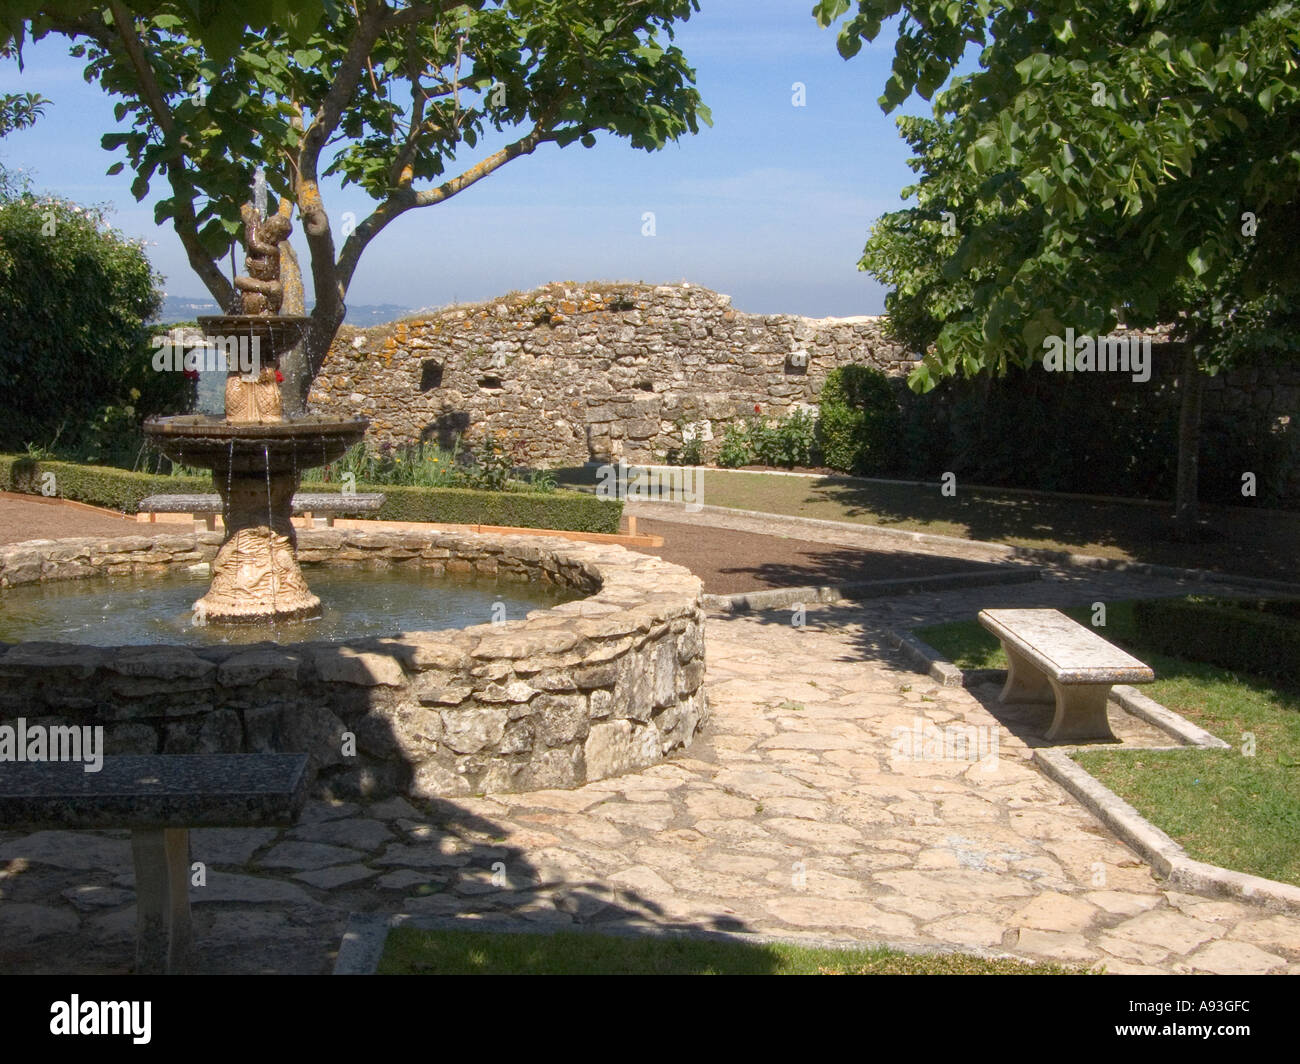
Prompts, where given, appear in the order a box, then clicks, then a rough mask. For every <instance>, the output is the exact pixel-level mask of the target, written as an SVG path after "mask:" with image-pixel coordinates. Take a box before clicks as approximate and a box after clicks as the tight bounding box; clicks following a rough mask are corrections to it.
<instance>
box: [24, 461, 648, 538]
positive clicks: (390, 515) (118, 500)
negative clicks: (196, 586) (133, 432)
mask: <svg viewBox="0 0 1300 1064" xmlns="http://www.w3.org/2000/svg"><path fill="white" fill-rule="evenodd" d="M47 473H52V474H53V475H54V481H53V494H54V495H56V496H58V497H59V498H63V499H75V500H76V501H78V502H87V503H91V504H93V505H95V506H105V507H108V508H110V509H113V510H120V511H122V512H123V513H136V512H137V511H138V510H139V508H140V500H141V499H144V498H146V497H148V496H150V495H174V494H180V493H191V492H211V491H213V490H214V489H213V486H212V479H211V478H210V477H206V476H195V477H170V476H166V477H165V476H159V475H157V474H151V473H133V472H130V471H129V470H126V469H113V468H111V467H108V466H88V465H78V464H77V463H75V462H57V461H43V460H38V459H34V458H28V457H26V456H22V455H0V490H4V491H15V492H24V493H26V494H29V495H41V494H44V493H43V492H42V490H41V489H42V487H43V485H44V484H46V483H49V482H48V481H47V480H46V477H45V475H46V474H47ZM302 487H303V490H309V491H338V490H339V485H337V484H313V483H310V482H304V483H303V485H302ZM357 490H358V491H366V492H370V491H375V492H382V493H383V495H384V496H385V499H384V505H383V507H382V508H381V509H380V510H379V511H378V512H377V513H376V514H374V516H375V517H376V518H377V519H379V520H381V521H431V522H436V523H438V524H454V525H508V526H512V527H515V528H554V529H558V530H561V531H566V532H606V533H616V532H618V525H619V519H620V518H621V517H622V514H623V504H622V502H620V501H618V500H615V499H601V498H597V497H596V496H594V495H587V494H583V493H581V492H576V491H555V492H534V491H482V490H479V489H475V488H424V487H413V486H406V485H403V486H398V487H394V486H393V485H388V484H361V483H358V484H357Z"/></svg>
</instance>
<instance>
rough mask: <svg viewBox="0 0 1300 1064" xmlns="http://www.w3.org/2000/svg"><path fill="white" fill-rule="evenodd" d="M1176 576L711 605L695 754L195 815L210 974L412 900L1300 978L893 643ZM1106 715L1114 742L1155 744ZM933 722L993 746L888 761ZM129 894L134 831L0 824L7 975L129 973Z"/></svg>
mask: <svg viewBox="0 0 1300 1064" xmlns="http://www.w3.org/2000/svg"><path fill="white" fill-rule="evenodd" d="M1179 590H1186V589H1185V588H1180V587H1179V585H1177V584H1175V583H1174V582H1172V581H1168V580H1156V579H1150V578H1139V577H1132V576H1126V575H1124V574H1080V573H1079V572H1078V571H1069V572H1065V571H1054V572H1051V573H1049V579H1047V580H1044V581H1042V582H1039V583H1035V584H1028V585H1014V586H1006V587H995V588H985V589H968V590H964V591H958V592H950V593H947V594H933V595H930V594H927V595H911V596H903V597H899V598H896V599H892V600H889V601H878V602H873V603H866V604H848V603H842V604H837V605H830V606H823V607H816V608H809V609H808V611H807V617H806V622H807V623H806V624H805V625H804V626H802V627H796V626H794V625H792V624H791V623H790V622H791V616H792V615H791V612H790V611H788V610H782V611H772V612H768V613H761V614H753V615H742V616H727V617H723V616H715V617H711V618H710V620H709V624H708V633H707V654H708V685H709V694H710V698H711V700H712V706H713V717H712V720H711V722H710V724H709V725H708V727H707V728H706V730H705V732H704V733H703V734H702V735H701V737H700V738H699V739H698V740H697V741H696V743H695V744H694V745H693V746H692V747H691V749H690V751H689V753H688V756H685V757H678V758H675V759H673V760H672V761H669V762H666V763H664V764H661V765H658V766H655V767H654V768H651V769H648V770H646V771H644V772H639V773H636V774H632V775H629V776H625V777H621V778H618V779H611V780H604V781H601V782H599V783H595V784H591V785H589V786H586V787H583V788H581V789H578V790H574V791H547V792H539V793H533V794H526V795H501V796H494V797H490V798H478V799H455V800H445V801H441V800H440V801H435V802H429V803H417V804H418V805H419V806H420V807H419V808H417V804H412V803H408V802H407V801H405V800H403V799H392V800H388V801H384V802H376V803H369V804H354V803H347V802H343V803H330V802H324V801H317V802H313V803H311V804H310V805H309V806H308V808H307V810H306V812H305V814H304V817H303V819H302V822H301V823H300V824H299V825H298V826H297V827H296V828H294V829H292V830H288V831H283V832H281V831H277V830H274V829H265V830H252V831H234V830H231V831H215V830H207V831H197V832H195V833H194V835H193V858H194V859H195V860H198V861H203V862H205V864H206V865H207V868H208V873H207V884H206V886H203V887H199V888H195V889H194V890H193V891H192V896H193V899H194V903H195V913H196V917H195V919H196V932H197V935H198V940H199V943H200V955H199V960H200V967H201V968H202V970H204V971H211V972H272V971H277V972H303V973H307V972H327V971H328V970H329V969H330V967H331V965H332V961H333V955H334V951H335V950H336V949H337V945H338V941H339V937H340V935H341V933H342V930H343V927H344V924H345V922H346V917H347V914H348V913H349V912H350V911H379V912H398V911H406V912H421V913H431V914H439V915H456V914H465V915H471V914H498V915H499V914H516V915H517V916H518V917H519V918H521V919H522V920H525V921H530V922H533V923H535V924H538V925H542V924H545V925H552V926H554V925H571V924H574V923H583V924H588V925H599V924H600V923H602V922H614V921H618V922H622V923H636V922H646V923H651V924H657V925H671V926H692V927H700V928H710V929H731V930H736V931H758V932H765V933H774V934H781V935H791V936H798V935H809V936H815V937H817V938H822V939H824V938H841V939H845V940H858V941H881V940H887V941H893V942H900V943H915V944H920V945H928V946H942V947H949V948H962V947H978V948H984V949H991V950H995V951H1003V952H1009V953H1013V954H1016V955H1018V956H1021V957H1025V958H1028V959H1032V960H1051V961H1058V962H1065V963H1070V964H1080V965H1088V966H1101V965H1104V966H1105V968H1106V970H1108V971H1111V972H1172V973H1185V972H1220V973H1262V972H1277V973H1291V974H1300V913H1291V914H1278V913H1273V912H1270V911H1268V910H1266V909H1263V908H1261V907H1258V906H1254V905H1249V904H1245V903H1242V902H1235V901H1228V900H1223V899H1215V898H1209V897H1202V896H1197V895H1190V894H1183V893H1178V892H1174V891H1169V890H1165V889H1163V888H1162V886H1161V884H1160V883H1159V882H1157V881H1156V879H1155V878H1154V877H1153V876H1152V874H1151V872H1150V870H1149V869H1148V868H1147V866H1146V865H1145V864H1143V863H1142V862H1141V861H1139V860H1138V859H1137V858H1136V857H1135V856H1134V855H1133V854H1132V853H1131V852H1130V851H1129V850H1127V849H1126V848H1125V847H1124V846H1123V845H1122V844H1121V843H1119V842H1118V841H1117V840H1116V839H1115V838H1114V837H1113V836H1111V835H1110V834H1109V833H1108V832H1107V831H1106V830H1105V829H1104V828H1103V827H1101V826H1100V824H1098V823H1097V822H1096V821H1095V820H1094V819H1093V818H1092V817H1091V816H1090V815H1089V814H1088V813H1086V812H1085V811H1084V810H1083V809H1082V808H1081V807H1080V806H1079V805H1078V804H1077V803H1075V802H1074V800H1073V799H1071V798H1070V797H1069V796H1068V795H1067V794H1065V792H1063V791H1062V790H1060V789H1059V788H1058V787H1057V786H1055V785H1054V784H1053V783H1051V782H1050V781H1049V780H1047V779H1046V778H1045V777H1043V776H1042V775H1040V774H1039V773H1038V771H1037V770H1036V769H1034V768H1033V767H1032V765H1031V764H1030V763H1029V762H1028V760H1027V758H1028V753H1029V744H1032V743H1034V742H1036V741H1037V740H1036V739H1035V738H1034V736H1035V734H1036V729H1040V728H1041V723H1042V722H1041V720H1038V719H1033V718H1026V717H1023V716H1013V715H1008V714H1007V713H1006V712H1005V710H1004V708H1003V707H999V706H997V704H996V701H995V697H994V696H995V694H996V692H995V690H994V689H992V688H987V687H985V688H980V689H976V690H974V691H966V690H961V689H943V688H938V687H936V686H935V685H934V684H933V682H932V681H930V680H928V679H927V678H925V677H923V676H920V675H918V674H917V673H915V672H911V671H909V670H908V669H907V668H906V666H905V665H904V664H903V663H902V661H901V660H900V659H899V658H898V656H897V655H896V654H895V653H894V652H893V651H891V650H888V649H886V648H885V645H884V643H883V642H882V635H883V632H884V630H885V629H887V628H889V627H891V626H910V625H912V624H917V623H923V622H926V621H932V620H937V619H943V618H953V617H966V616H971V615H973V613H974V612H975V611H976V610H977V609H979V608H981V607H986V606H1015V605H1066V604H1073V603H1076V602H1091V601H1096V600H1102V601H1107V600H1114V599H1117V598H1122V597H1126V596H1129V595H1133V594H1162V593H1174V592H1177V591H1179ZM995 712H996V714H997V716H995V715H994V713H995ZM1113 713H1114V723H1115V727H1116V728H1117V730H1118V732H1119V734H1120V735H1121V737H1122V738H1123V739H1124V741H1125V742H1126V743H1131V744H1136V745H1141V744H1143V743H1150V742H1167V741H1168V740H1167V739H1165V738H1164V737H1163V736H1159V735H1157V734H1156V733H1154V732H1152V731H1151V730H1150V729H1149V728H1147V727H1146V726H1145V725H1140V724H1139V723H1137V722H1135V721H1132V720H1131V719H1129V718H1127V717H1125V716H1124V715H1122V714H1119V713H1117V712H1115V711H1113ZM927 725H933V726H934V727H936V728H940V729H942V728H946V727H949V726H952V725H973V726H974V727H975V728H976V729H977V732H976V734H977V735H979V736H980V737H981V738H982V739H983V740H984V741H985V742H986V743H987V742H988V741H990V740H991V739H992V737H993V736H996V740H997V746H996V760H994V759H993V758H992V757H986V758H985V759H984V760H982V761H972V760H965V759H957V758H953V759H949V760H926V759H925V756H924V754H925V747H924V744H923V743H921V742H918V743H917V744H916V746H917V749H918V750H919V752H920V754H921V755H922V756H920V757H918V758H912V757H908V756H897V755H899V754H900V753H901V754H904V755H905V754H906V753H907V751H906V750H905V749H904V748H903V746H902V744H904V743H906V742H908V741H910V737H913V736H918V735H919V736H921V737H924V736H925V735H926V734H927V733H926V732H925V731H924V729H925V728H926V726H927ZM928 734H931V735H932V734H933V732H931V733H928ZM984 752H985V753H991V747H988V746H986V747H984ZM131 885H132V880H131V877H130V849H129V845H128V843H127V841H126V838H125V835H123V834H120V833H119V834H116V835H114V834H113V833H94V834H91V833H85V834H79V833H71V832H40V833H36V834H30V835H24V834H22V833H18V832H13V831H9V832H0V971H17V972H50V971H53V972H115V971H118V972H123V971H127V970H129V966H130V962H131V942H132V935H133V930H134V920H135V910H134V894H133V891H132V890H131V889H130V888H131Z"/></svg>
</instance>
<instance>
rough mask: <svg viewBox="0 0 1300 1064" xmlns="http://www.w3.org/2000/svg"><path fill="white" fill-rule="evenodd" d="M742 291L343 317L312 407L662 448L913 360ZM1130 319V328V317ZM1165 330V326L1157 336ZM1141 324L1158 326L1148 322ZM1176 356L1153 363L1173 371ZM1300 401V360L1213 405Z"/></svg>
mask: <svg viewBox="0 0 1300 1064" xmlns="http://www.w3.org/2000/svg"><path fill="white" fill-rule="evenodd" d="M730 304H731V299H730V297H729V296H725V295H720V294H718V293H717V292H713V291H710V290H709V289H707V288H701V287H699V286H698V285H691V284H689V283H682V284H675V285H648V284H615V283H605V282H590V283H585V284H578V283H573V282H564V283H556V284H549V285H544V286H543V287H541V288H538V289H536V290H534V291H532V292H527V293H517V292H515V293H510V294H509V295H506V296H503V297H501V298H500V299H496V300H493V301H491V302H489V303H482V304H475V305H469V306H455V307H449V308H446V309H443V310H440V311H437V312H434V313H432V314H429V315H427V316H420V317H414V318H409V319H407V320H404V321H400V322H395V323H392V324H388V325H382V326H376V327H374V328H370V329H354V328H350V327H344V328H343V329H342V330H340V333H339V336H338V338H337V339H336V341H335V343H334V346H333V348H332V349H331V350H330V354H329V357H328V358H327V359H326V362H325V366H324V369H323V372H322V373H321V375H320V376H319V377H318V378H317V380H316V383H315V387H314V389H313V391H312V394H311V397H310V403H311V406H312V408H313V409H314V410H315V411H317V412H320V413H325V414H337V415H340V416H341V415H349V416H351V415H354V414H358V413H359V414H363V415H365V416H366V417H368V418H370V420H371V427H370V433H369V437H370V441H371V443H372V444H374V445H381V444H384V443H391V444H394V445H403V444H410V443H414V442H417V441H421V440H429V439H434V440H438V441H439V442H442V443H444V444H448V443H450V441H451V440H452V439H453V438H454V437H455V436H456V435H458V434H462V433H463V434H464V435H465V436H466V438H467V439H468V440H469V441H471V442H474V441H476V440H478V439H479V438H481V437H482V435H483V434H484V433H486V432H490V433H494V434H497V435H498V436H499V437H506V438H508V439H509V440H510V441H511V442H510V446H511V449H512V451H513V453H514V454H515V456H516V459H517V461H518V462H519V463H520V464H526V465H533V466H547V465H557V464H569V463H575V462H586V461H591V460H598V461H606V460H609V459H617V458H620V457H621V458H626V459H627V460H629V461H641V462H645V461H655V460H660V459H663V458H664V457H666V456H667V454H668V453H669V452H670V451H672V450H674V449H676V448H679V447H680V446H681V444H682V434H683V429H686V430H687V431H688V432H691V433H697V434H698V435H699V436H700V437H701V438H702V440H703V441H704V443H705V451H706V453H707V454H710V455H711V454H712V453H713V451H714V448H715V447H716V443H715V442H714V441H716V440H718V439H720V437H721V436H722V432H723V429H724V428H725V426H726V425H728V424H730V423H732V422H735V421H739V420H743V419H744V418H746V417H749V416H752V415H753V413H754V407H755V406H758V407H759V409H760V410H761V412H762V413H763V414H765V415H776V416H781V415H784V414H787V413H789V412H790V411H791V410H793V409H795V408H798V407H804V408H808V407H812V406H815V405H816V403H817V401H818V397H819V395H820V392H821V386H822V383H823V382H824V381H825V379H826V375H827V373H829V372H830V370H832V369H834V368H835V367H837V366H843V365H847V364H849V363H859V364H862V365H867V366H872V367H874V368H876V369H879V370H881V371H882V372H884V373H887V374H889V375H891V376H903V375H905V374H907V373H908V372H910V371H911V369H912V368H913V367H914V366H915V361H914V356H913V354H912V353H911V352H909V351H908V350H906V349H905V348H903V347H901V346H899V345H898V344H896V343H894V342H892V341H890V340H888V339H886V338H885V336H884V320H883V319H882V318H880V317H855V318H821V319H815V318H803V317H798V316H795V315H783V314H777V315H767V314H746V313H743V312H741V311H738V310H735V309H734V308H733V307H732V306H731V305H730ZM1117 332H1120V333H1123V332H1124V330H1117ZM1166 332H1167V330H1153V331H1151V332H1149V333H1146V334H1145V335H1150V336H1152V337H1153V338H1154V339H1155V340H1156V341H1157V343H1158V342H1159V340H1160V339H1161V338H1162V337H1163V336H1164V335H1165V333H1166ZM1133 335H1144V334H1142V333H1134V334H1133ZM1175 362H1176V360H1175V359H1173V358H1172V356H1168V355H1166V354H1163V353H1158V354H1157V355H1156V357H1155V363H1156V366H1155V372H1156V375H1157V376H1158V377H1160V378H1169V377H1172V374H1173V372H1174V370H1175V368H1176V366H1175ZM1246 408H1251V409H1255V410H1257V411H1258V412H1259V413H1261V414H1264V415H1266V416H1268V417H1269V418H1270V419H1271V420H1273V421H1274V422H1277V423H1278V424H1279V425H1282V426H1284V425H1285V424H1286V423H1287V421H1289V418H1290V417H1292V416H1294V414H1295V412H1296V411H1297V410H1300V366H1295V365H1283V366H1280V367H1265V368H1260V369H1248V370H1241V371H1233V372H1227V373H1221V374H1219V375H1217V376H1215V377H1213V378H1210V379H1209V380H1208V381H1207V384H1206V392H1205V409H1206V412H1207V414H1208V413H1212V412H1215V411H1226V412H1236V411H1239V410H1243V409H1246Z"/></svg>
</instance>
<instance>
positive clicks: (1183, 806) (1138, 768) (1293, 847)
mask: <svg viewBox="0 0 1300 1064" xmlns="http://www.w3.org/2000/svg"><path fill="white" fill-rule="evenodd" d="M1065 612H1067V613H1069V614H1070V615H1071V616H1072V617H1074V618H1075V620H1078V621H1080V622H1081V623H1084V624H1087V623H1088V621H1089V618H1090V615H1091V611H1090V610H1088V609H1086V608H1085V609H1075V610H1067V611H1065ZM1106 619H1107V622H1108V623H1107V626H1106V627H1105V628H1104V629H1099V630H1098V631H1099V632H1100V634H1102V635H1103V636H1105V637H1106V638H1107V639H1109V640H1110V641H1111V642H1113V643H1115V644H1117V645H1119V646H1121V647H1124V648H1125V649H1126V650H1128V651H1130V653H1133V654H1135V655H1136V656H1137V657H1140V658H1141V659H1142V660H1143V661H1145V662H1146V663H1147V664H1148V665H1150V666H1151V667H1152V668H1153V669H1154V670H1155V673H1156V677H1157V679H1156V682H1155V683H1152V684H1146V685H1144V686H1143V688H1142V691H1143V693H1144V694H1148V695H1150V696H1151V697H1152V698H1154V699H1155V700H1156V701H1157V702H1160V703H1161V704H1162V705H1165V706H1168V707H1169V708H1170V709H1172V710H1174V711H1175V712H1177V713H1180V714H1182V715H1183V716H1184V717H1186V718H1187V719H1188V720H1191V721H1194V722H1195V723H1197V724H1199V725H1200V726H1201V727H1203V728H1205V729H1206V730H1207V731H1209V732H1211V733H1212V734H1214V735H1217V736H1218V737H1219V738H1220V739H1223V740H1224V741H1225V742H1227V743H1230V744H1231V746H1232V749H1231V750H1185V751H1184V750H1179V751H1174V752H1170V753H1142V752H1139V751H1121V750H1088V751H1086V752H1083V753H1081V754H1079V755H1078V757H1077V760H1078V762H1079V763H1080V764H1081V765H1083V767H1084V768H1086V769H1087V770H1088V771H1089V772H1091V773H1092V774H1093V775H1095V776H1096V777H1097V778H1098V779H1100V780H1101V781H1102V782H1103V783H1105V784H1106V786H1107V787H1109V788H1110V789H1111V790H1113V791H1114V792H1115V793H1116V794H1118V795H1119V796H1120V797H1122V798H1123V799H1124V800H1125V801H1127V802H1129V803H1130V804H1131V805H1133V806H1134V807H1135V808H1137V810H1138V811H1139V812H1141V813H1142V815H1143V816H1145V817H1146V818H1147V819H1149V820H1150V821H1151V822H1152V823H1154V824H1156V825H1157V826H1158V827H1160V828H1161V830H1163V831H1165V832H1166V833H1167V834H1169V835H1170V836H1172V837H1173V838H1174V839H1177V840H1178V842H1180V843H1181V844H1182V845H1183V846H1184V848H1185V849H1186V850H1187V852H1188V853H1189V854H1190V855H1191V856H1192V857H1194V858H1196V859H1198V860H1201V861H1208V862H1210V863H1211V864H1216V865H1221V866H1223V867H1225V868H1232V869H1236V870H1237V871H1241V872H1250V873H1253V874H1255V875H1260V876H1266V877H1268V878H1269V879H1276V880H1280V881H1282V882H1286V883H1295V884H1297V885H1300V846H1298V845H1297V843H1296V840H1297V839H1300V690H1295V689H1291V688H1287V687H1285V686H1283V685H1280V684H1277V683H1275V682H1273V681H1269V680H1263V679H1258V678H1255V677H1252V676H1247V675H1242V674H1236V673H1233V672H1231V671H1229V670H1226V669H1221V668H1218V667H1216V666H1212V665H1203V664H1200V663H1198V662H1191V661H1185V660H1182V659H1180V658H1174V657H1168V656H1166V655H1162V654H1154V653H1151V652H1149V651H1145V650H1143V648H1142V647H1141V644H1140V642H1139V641H1137V639H1136V638H1135V633H1134V628H1133V618H1132V607H1131V605H1130V604H1129V603H1123V602H1120V603H1112V604H1109V605H1108V607H1107V618H1106ZM916 634H917V635H918V636H919V637H920V638H921V639H923V640H925V642H927V643H929V644H930V645H931V646H932V647H934V648H935V649H936V650H938V651H939V652H940V653H942V654H943V655H944V656H945V657H947V658H948V659H949V660H951V661H953V662H955V663H956V664H957V665H959V666H960V667H962V668H1005V667H1006V660H1005V658H1004V657H1003V654H1002V651H1001V648H1000V647H999V646H998V642H997V640H996V639H995V638H994V637H993V636H992V635H990V634H989V633H988V632H986V631H985V630H984V629H983V628H982V627H980V625H979V622H978V621H962V622H958V623H954V624H941V625H934V626H931V627H928V628H921V629H918V630H917V632H916ZM1247 733H1250V734H1252V735H1253V736H1254V747H1255V753H1254V756H1253V757H1250V756H1245V755H1244V754H1243V747H1244V744H1245V743H1246V741H1247V740H1246V739H1245V736H1246V734H1247Z"/></svg>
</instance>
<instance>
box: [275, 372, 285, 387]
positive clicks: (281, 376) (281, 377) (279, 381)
mask: <svg viewBox="0 0 1300 1064" xmlns="http://www.w3.org/2000/svg"><path fill="white" fill-rule="evenodd" d="M275 383H276V384H283V383H284V374H283V373H281V372H280V371H279V370H278V369H277V370H276V371H275Z"/></svg>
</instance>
